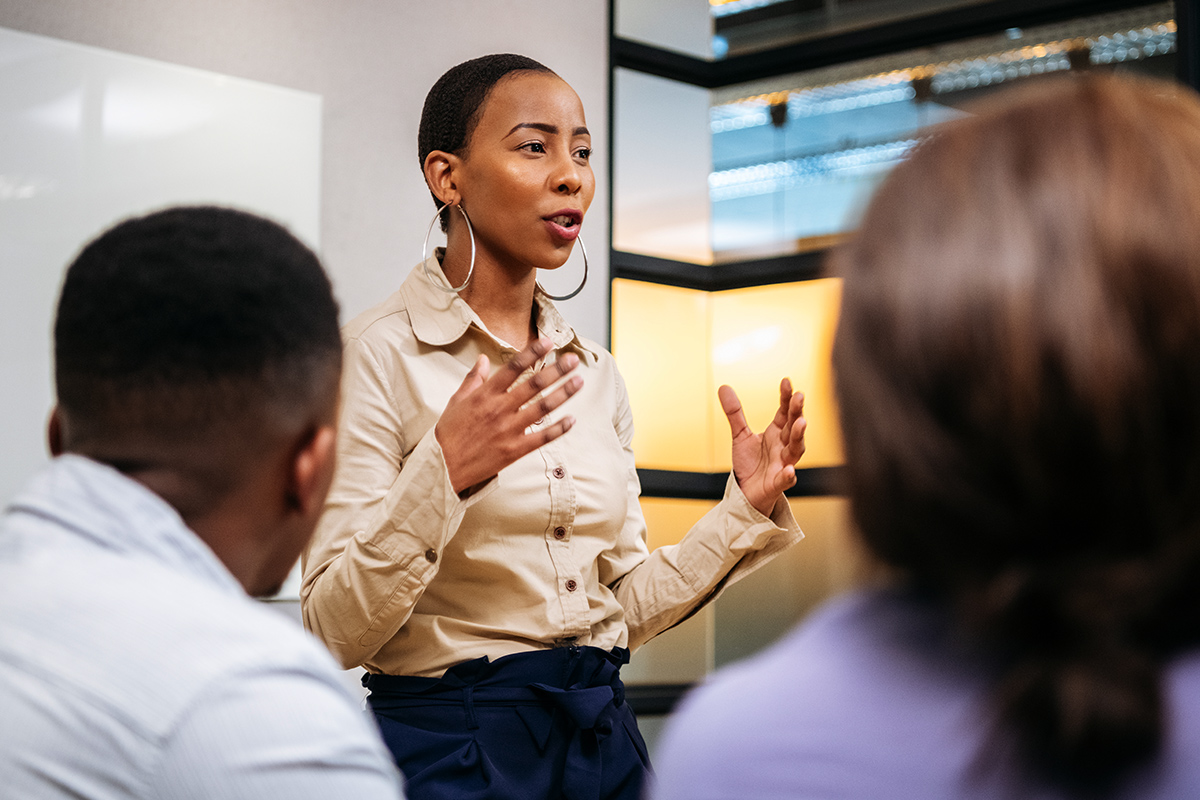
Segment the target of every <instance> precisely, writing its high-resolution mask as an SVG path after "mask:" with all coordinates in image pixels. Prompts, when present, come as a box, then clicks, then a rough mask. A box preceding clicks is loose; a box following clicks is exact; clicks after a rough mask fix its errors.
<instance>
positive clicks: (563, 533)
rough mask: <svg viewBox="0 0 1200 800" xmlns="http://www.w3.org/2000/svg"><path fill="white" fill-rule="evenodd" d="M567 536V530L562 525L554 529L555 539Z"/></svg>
mask: <svg viewBox="0 0 1200 800" xmlns="http://www.w3.org/2000/svg"><path fill="white" fill-rule="evenodd" d="M566 535H567V529H566V528H564V527H563V526H562V525H559V526H558V527H557V528H555V529H554V538H555V539H562V538H563V537H565V536H566Z"/></svg>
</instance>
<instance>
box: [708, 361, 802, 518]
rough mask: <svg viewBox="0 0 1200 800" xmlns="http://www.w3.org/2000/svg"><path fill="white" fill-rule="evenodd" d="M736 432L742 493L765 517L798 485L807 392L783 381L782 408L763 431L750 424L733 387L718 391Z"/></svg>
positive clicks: (735, 457)
mask: <svg viewBox="0 0 1200 800" xmlns="http://www.w3.org/2000/svg"><path fill="white" fill-rule="evenodd" d="M717 397H718V398H720V400H721V408H722V410H724V412H725V417H726V419H728V420H729V431H730V433H731V434H732V435H733V474H734V476H735V477H736V478H737V482H738V486H740V487H741V489H742V494H744V495H745V496H746V499H747V500H749V501H750V505H752V506H754V507H755V508H756V509H758V511H759V512H760V513H761V514H762V515H763V516H768V517H769V516H770V515H771V510H772V509H773V508H775V504H776V503H777V502H779V498H780V497H782V496H783V493H784V492H785V491H787V490H788V489H790V488H792V487H793V486H795V485H796V462H797V461H799V460H800V456H802V455H804V428H805V426H806V425H807V424H808V423H806V422H805V420H804V416H803V414H804V395H803V394H801V393H800V392H793V391H792V382H791V380H789V379H788V378H784V379H783V380H782V381H780V383H779V408H778V409H777V410H776V411H775V419H773V420H771V424H770V425H768V426H767V428H766V430H764V431H763V432H762V433H755V432H754V431H752V430H750V426H749V425H747V424H746V415H745V414H744V413H743V412H742V402H741V401H740V400H738V396H737V392H735V391H734V390H733V387H731V386H722V387H721V388H720V389H718V390H717Z"/></svg>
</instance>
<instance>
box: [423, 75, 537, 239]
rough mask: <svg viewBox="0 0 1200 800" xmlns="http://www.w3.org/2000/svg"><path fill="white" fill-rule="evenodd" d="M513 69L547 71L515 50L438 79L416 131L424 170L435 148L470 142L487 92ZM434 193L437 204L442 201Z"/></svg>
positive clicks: (454, 148) (450, 149)
mask: <svg viewBox="0 0 1200 800" xmlns="http://www.w3.org/2000/svg"><path fill="white" fill-rule="evenodd" d="M514 72H547V73H550V74H551V75H553V74H554V72H553V70H551V69H550V68H549V67H547V66H546V65H544V64H542V63H540V62H538V61H534V60H533V59H532V58H527V57H525V56H521V55H515V54H513V53H494V54H492V55H486V56H480V57H479V58H473V59H471V60H470V61H464V62H463V63H461V64H459V65H457V66H455V67H451V68H450V69H449V70H447V71H446V73H445V74H444V75H442V77H440V78H438V79H437V82H436V83H434V84H433V88H431V89H430V90H429V94H427V95H426V96H425V106H424V108H423V109H422V110H421V125H420V128H419V130H418V132H417V156H418V159H419V161H420V164H421V169H424V168H425V159H426V158H428V157H429V154H430V153H432V152H433V151H434V150H441V151H442V152H444V153H454V154H456V155H460V154H461V153H462V152H463V151H464V150H466V148H467V147H468V145H469V144H470V142H471V134H472V133H473V132H474V130H475V126H476V125H477V124H478V123H479V117H480V115H481V114H482V113H483V107H484V104H486V103H487V99H488V95H490V94H491V92H492V89H494V88H495V87H496V84H498V83H499V82H500V81H501V80H502V79H503V78H505V77H507V76H508V75H510V74H512V73H514ZM430 194H431V195H432V196H433V202H434V205H436V206H438V207H439V208H440V207H441V205H442V202H441V201H440V200H438V199H437V195H434V194H433V192H430ZM448 219H449V209H446V210H445V211H444V212H442V230H446V224H447V220H448Z"/></svg>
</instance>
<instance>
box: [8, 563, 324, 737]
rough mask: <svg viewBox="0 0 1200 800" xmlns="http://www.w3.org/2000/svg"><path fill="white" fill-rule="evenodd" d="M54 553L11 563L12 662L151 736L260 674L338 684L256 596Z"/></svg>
mask: <svg viewBox="0 0 1200 800" xmlns="http://www.w3.org/2000/svg"><path fill="white" fill-rule="evenodd" d="M45 555H46V557H44V558H40V559H34V560H32V561H29V562H26V563H24V564H22V565H8V566H5V567H0V583H2V584H3V588H0V631H2V632H3V633H2V635H0V658H3V659H4V660H5V661H6V662H7V664H8V668H9V669H10V670H22V671H25V672H28V673H29V674H30V680H33V681H36V682H38V683H40V684H42V685H43V686H44V689H45V691H47V692H50V693H55V694H59V695H60V696H68V697H74V698H76V699H77V700H78V701H79V702H80V703H85V704H89V705H91V706H93V707H94V710H101V711H102V710H104V709H108V710H109V712H111V714H112V715H114V716H119V717H120V718H122V719H124V720H125V721H126V723H127V724H128V725H130V726H132V727H134V728H138V729H140V732H141V734H142V735H145V736H149V737H154V736H157V735H160V734H162V733H163V732H164V731H165V730H166V729H168V728H169V727H170V726H171V725H172V724H173V720H174V719H175V718H176V717H177V716H178V715H180V714H182V713H185V711H186V709H187V707H188V705H189V704H190V703H192V702H193V701H194V698H195V697H196V696H198V695H200V694H203V693H204V692H207V691H211V690H212V687H213V685H214V684H219V683H220V682H222V681H234V680H243V679H245V677H246V676H247V675H250V674H253V673H254V672H255V671H262V670H276V669H280V668H284V669H287V670H289V671H292V672H297V673H299V674H303V675H307V676H310V677H311V679H312V681H313V682H314V684H323V683H324V684H328V683H330V682H334V683H336V681H337V677H336V672H335V667H334V665H333V662H332V660H331V659H330V658H329V656H328V654H327V653H324V652H323V651H322V650H321V649H320V647H319V646H318V645H316V644H315V642H313V641H311V640H310V639H309V638H308V637H307V636H306V635H305V634H304V633H303V631H302V630H301V629H300V628H299V626H298V625H296V624H294V623H292V622H290V621H289V620H287V619H285V618H283V617H282V616H281V615H279V614H276V613H274V612H273V611H271V610H269V609H266V608H263V607H262V606H261V604H259V603H257V602H255V601H253V600H251V599H250V598H248V597H246V596H245V595H239V594H238V593H236V592H231V591H228V589H226V588H224V587H220V586H215V585H212V584H211V583H208V582H206V581H205V580H203V579H201V578H197V577H194V576H191V575H187V574H182V573H180V572H178V571H175V570H171V569H169V568H166V567H164V566H162V565H160V564H157V563H154V562H153V561H150V560H149V559H142V558H128V557H119V556H114V555H112V554H106V553H102V552H101V553H91V554H89V555H88V556H87V558H79V557H75V556H74V555H72V554H70V553H66V554H62V556H61V557H60V558H57V559H53V558H49V557H50V556H51V555H52V554H45Z"/></svg>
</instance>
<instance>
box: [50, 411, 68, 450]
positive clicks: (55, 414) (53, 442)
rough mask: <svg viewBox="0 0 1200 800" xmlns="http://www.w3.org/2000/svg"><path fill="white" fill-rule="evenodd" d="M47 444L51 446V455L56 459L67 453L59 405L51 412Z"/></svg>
mask: <svg viewBox="0 0 1200 800" xmlns="http://www.w3.org/2000/svg"><path fill="white" fill-rule="evenodd" d="M46 444H48V445H49V446H50V455H52V456H54V457H56V458H57V457H58V456H61V455H62V454H63V453H64V452H66V450H65V448H64V447H63V432H62V410H61V409H59V407H58V405H57V404H56V405H55V406H54V408H53V409H51V410H50V421H49V422H47V423H46Z"/></svg>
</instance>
